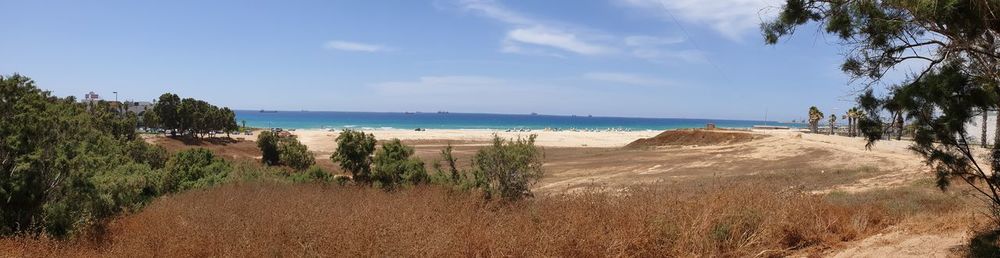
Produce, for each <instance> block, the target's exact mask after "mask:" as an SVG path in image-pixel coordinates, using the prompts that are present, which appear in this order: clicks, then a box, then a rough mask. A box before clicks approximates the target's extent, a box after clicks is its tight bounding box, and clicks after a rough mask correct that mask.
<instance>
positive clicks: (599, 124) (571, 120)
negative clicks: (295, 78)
mask: <svg viewBox="0 0 1000 258" xmlns="http://www.w3.org/2000/svg"><path fill="white" fill-rule="evenodd" d="M235 112H236V120H237V121H238V122H242V121H246V125H247V126H251V127H260V128H289V129H344V128H357V129H365V130H379V129H406V130H412V129H416V128H423V129H493V130H504V129H546V128H550V129H563V130H567V129H577V130H608V129H619V130H668V129H682V128H703V127H705V125H707V124H709V123H713V124H715V125H716V127H720V128H750V127H753V126H754V125H771V126H788V127H799V126H800V125H799V124H792V123H782V122H777V121H762V120H731V119H702V118H641V117H608V116H573V115H542V114H530V115H526V114H484V113H449V112H432V113H426V112H347V111H261V110H235Z"/></svg>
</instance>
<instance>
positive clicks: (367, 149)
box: [330, 130, 375, 184]
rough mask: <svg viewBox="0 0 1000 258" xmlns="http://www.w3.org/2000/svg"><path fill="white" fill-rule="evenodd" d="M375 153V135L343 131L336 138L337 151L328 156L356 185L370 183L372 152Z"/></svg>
mask: <svg viewBox="0 0 1000 258" xmlns="http://www.w3.org/2000/svg"><path fill="white" fill-rule="evenodd" d="M374 151H375V135H372V134H370V133H369V134H365V133H364V132H361V131H354V130H344V132H341V133H340V135H339V136H337V151H335V152H334V153H333V155H331V156H330V160H331V161H333V162H334V163H340V167H341V168H343V169H344V170H345V171H348V172H351V178H352V179H353V180H354V181H355V182H358V183H362V184H368V183H370V176H371V169H372V152H374Z"/></svg>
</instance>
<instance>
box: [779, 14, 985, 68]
mask: <svg viewBox="0 0 1000 258" xmlns="http://www.w3.org/2000/svg"><path fill="white" fill-rule="evenodd" d="M995 10H1000V2H998V1H988V0H913V1H901V0H837V1H830V0H786V2H785V5H784V6H783V8H782V9H781V11H780V13H779V15H778V17H777V18H776V19H774V20H772V21H770V22H767V23H764V24H763V25H761V28H762V30H763V32H764V39H765V41H766V43H768V44H775V43H777V42H778V41H779V40H780V38H781V37H782V36H786V35H789V34H792V33H794V32H795V29H796V28H797V27H798V26H801V25H803V24H806V23H808V22H810V21H814V22H818V23H822V24H823V25H825V31H826V32H828V33H831V34H834V35H837V37H838V38H840V40H841V41H842V42H844V43H845V45H846V46H848V47H849V51H848V52H847V53H846V56H845V60H844V63H843V65H842V66H841V68H842V70H843V71H845V72H847V73H848V74H850V75H852V76H854V77H855V78H866V79H870V80H871V81H878V80H880V79H882V77H883V76H884V75H885V74H886V72H887V71H889V70H891V69H892V68H893V67H895V66H896V65H899V64H902V63H904V62H910V63H912V64H922V65H925V69H923V70H922V72H920V73H919V74H918V75H917V76H916V79H917V80H919V79H920V77H922V76H923V75H925V74H927V73H929V72H930V71H931V70H932V68H934V67H936V66H939V65H942V64H944V63H945V62H946V61H947V60H948V59H950V58H963V59H967V60H968V61H970V63H971V64H972V66H971V67H970V68H971V69H970V73H971V74H973V75H975V76H986V77H990V78H1000V77H998V76H997V75H998V74H1000V73H998V68H1000V66H997V65H996V64H997V62H996V61H997V58H998V57H1000V55H998V42H997V36H998V34H997V29H998V28H1000V24H998V23H996V22H995V21H997V20H998V17H997V16H996V12H995Z"/></svg>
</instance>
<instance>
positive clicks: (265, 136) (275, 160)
mask: <svg viewBox="0 0 1000 258" xmlns="http://www.w3.org/2000/svg"><path fill="white" fill-rule="evenodd" d="M257 148H259V149H260V154H261V159H260V160H261V162H264V164H266V165H268V166H274V165H278V164H280V163H281V157H279V154H278V136H277V135H275V134H274V133H273V132H271V131H262V132H260V134H258V135H257Z"/></svg>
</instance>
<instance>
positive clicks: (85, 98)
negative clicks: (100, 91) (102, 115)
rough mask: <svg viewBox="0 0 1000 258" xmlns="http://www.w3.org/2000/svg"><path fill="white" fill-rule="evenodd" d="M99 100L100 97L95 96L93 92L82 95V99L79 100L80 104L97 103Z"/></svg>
mask: <svg viewBox="0 0 1000 258" xmlns="http://www.w3.org/2000/svg"><path fill="white" fill-rule="evenodd" d="M100 100H101V96H100V95H97V93H94V92H93V91H91V92H90V93H87V94H83V99H82V100H80V102H84V103H94V102H98V101H100Z"/></svg>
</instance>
